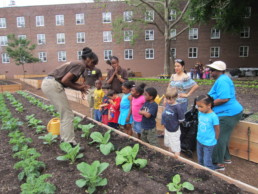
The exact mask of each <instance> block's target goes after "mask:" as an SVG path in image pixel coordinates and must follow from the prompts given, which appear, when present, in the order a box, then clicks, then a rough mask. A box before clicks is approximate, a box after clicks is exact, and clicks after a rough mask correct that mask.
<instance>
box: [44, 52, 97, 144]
mask: <svg viewBox="0 0 258 194" xmlns="http://www.w3.org/2000/svg"><path fill="white" fill-rule="evenodd" d="M97 63H98V57H97V55H96V54H95V53H93V52H92V50H91V49H90V48H88V47H86V48H84V49H83V51H82V60H81V61H73V62H67V63H65V64H63V65H61V66H59V67H57V68H56V69H55V70H53V71H52V72H50V73H49V74H48V76H47V77H45V78H44V80H43V81H42V85H41V88H42V91H43V93H44V94H45V95H46V96H47V97H48V98H49V100H50V102H51V103H52V104H53V105H54V106H55V108H56V110H57V111H58V112H59V113H60V117H61V130H60V137H61V140H62V141H64V142H69V143H70V144H71V145H72V146H76V145H77V142H76V141H75V135H74V127H73V118H74V114H73V111H72V109H71V108H70V106H69V103H68V99H67V96H66V94H65V89H64V88H66V87H69V88H72V89H75V90H79V91H81V92H82V94H85V93H86V92H87V89H88V88H89V86H87V85H86V84H85V83H83V84H79V83H76V81H77V80H78V79H79V77H80V76H81V75H82V74H83V72H84V71H85V68H86V67H91V66H95V65H96V64H97Z"/></svg>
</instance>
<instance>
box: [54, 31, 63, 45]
mask: <svg viewBox="0 0 258 194" xmlns="http://www.w3.org/2000/svg"><path fill="white" fill-rule="evenodd" d="M56 42H57V44H65V34H64V33H57V34H56Z"/></svg>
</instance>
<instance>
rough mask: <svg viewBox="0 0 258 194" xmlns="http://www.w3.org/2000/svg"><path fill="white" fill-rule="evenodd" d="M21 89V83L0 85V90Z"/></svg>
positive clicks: (11, 90)
mask: <svg viewBox="0 0 258 194" xmlns="http://www.w3.org/2000/svg"><path fill="white" fill-rule="evenodd" d="M21 89H22V85H21V84H18V83H16V84H12V85H0V92H1V93H2V92H15V91H18V90H21Z"/></svg>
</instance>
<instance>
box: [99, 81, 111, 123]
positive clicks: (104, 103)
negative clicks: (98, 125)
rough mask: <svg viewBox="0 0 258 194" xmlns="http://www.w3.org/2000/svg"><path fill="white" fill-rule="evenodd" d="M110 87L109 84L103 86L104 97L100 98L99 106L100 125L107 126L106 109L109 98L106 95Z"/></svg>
mask: <svg viewBox="0 0 258 194" xmlns="http://www.w3.org/2000/svg"><path fill="white" fill-rule="evenodd" d="M110 88H111V86H110V85H109V84H104V85H103V87H102V90H103V92H104V94H105V95H104V97H103V98H102V104H101V105H100V112H101V119H102V123H103V124H105V125H108V109H109V102H108V100H109V98H108V97H107V93H108V91H109V90H110Z"/></svg>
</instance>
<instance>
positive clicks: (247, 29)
mask: <svg viewBox="0 0 258 194" xmlns="http://www.w3.org/2000/svg"><path fill="white" fill-rule="evenodd" d="M240 38H250V27H244V28H243V29H242V30H241V31H240Z"/></svg>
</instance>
